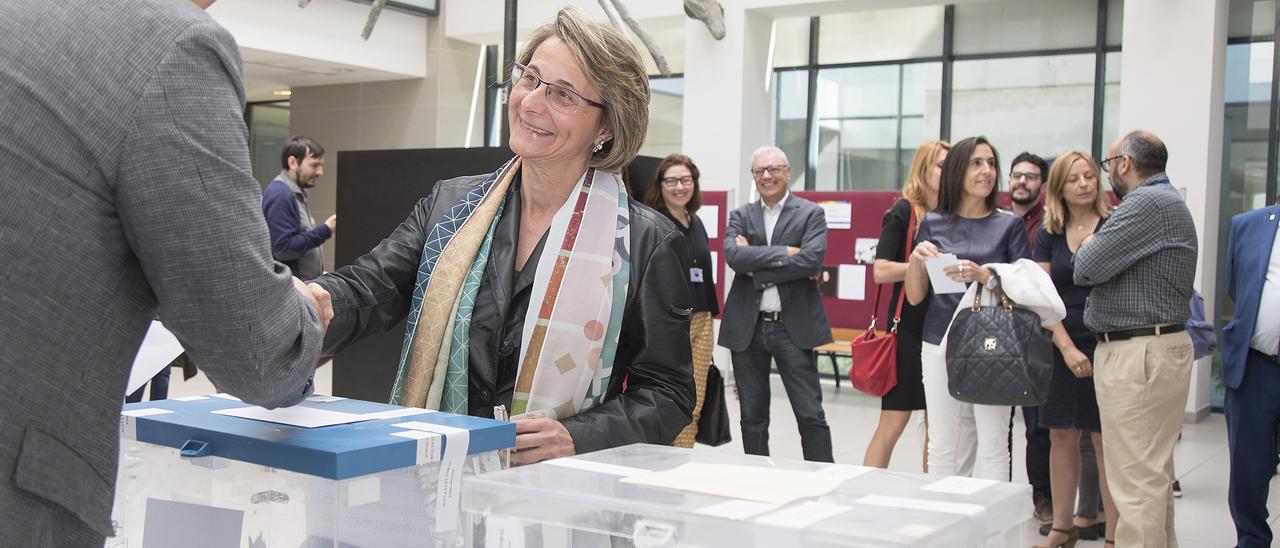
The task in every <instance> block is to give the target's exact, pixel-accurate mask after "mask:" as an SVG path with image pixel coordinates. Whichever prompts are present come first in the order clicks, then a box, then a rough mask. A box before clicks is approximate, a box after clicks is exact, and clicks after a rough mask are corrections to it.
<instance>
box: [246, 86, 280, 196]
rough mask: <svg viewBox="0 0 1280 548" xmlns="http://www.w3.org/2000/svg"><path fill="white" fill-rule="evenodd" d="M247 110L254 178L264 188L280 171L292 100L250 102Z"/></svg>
mask: <svg viewBox="0 0 1280 548" xmlns="http://www.w3.org/2000/svg"><path fill="white" fill-rule="evenodd" d="M248 110H249V116H248V118H249V152H250V154H251V162H252V164H253V178H254V179H257V180H258V183H259V184H261V185H262V186H263V187H264V188H265V187H266V186H267V183H270V182H271V180H272V179H275V178H276V175H279V174H280V151H281V150H284V143H285V141H288V140H289V102H288V101H279V102H272V103H249V106H248Z"/></svg>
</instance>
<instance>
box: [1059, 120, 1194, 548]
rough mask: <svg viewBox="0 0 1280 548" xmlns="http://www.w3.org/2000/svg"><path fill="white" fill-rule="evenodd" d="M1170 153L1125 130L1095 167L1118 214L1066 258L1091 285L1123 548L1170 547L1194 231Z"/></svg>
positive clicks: (1186, 380)
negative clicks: (1173, 180)
mask: <svg viewBox="0 0 1280 548" xmlns="http://www.w3.org/2000/svg"><path fill="white" fill-rule="evenodd" d="M1168 158H1169V151H1168V150H1167V149H1166V148H1165V146H1164V143H1163V142H1161V141H1160V139H1159V138H1158V137H1156V136H1155V135H1153V134H1151V133H1148V132H1145V131H1134V132H1132V133H1130V134H1128V135H1125V136H1124V137H1122V138H1120V139H1119V140H1117V141H1116V142H1115V143H1114V144H1112V145H1111V148H1110V150H1108V151H1107V158H1106V159H1105V160H1103V161H1102V167H1103V168H1105V169H1106V170H1107V175H1108V178H1109V179H1110V180H1111V186H1112V189H1113V190H1114V191H1115V193H1116V195H1117V196H1118V197H1120V199H1121V200H1122V201H1121V202H1120V207H1118V208H1116V210H1115V213H1113V214H1112V216H1111V218H1110V219H1108V220H1107V222H1106V224H1105V225H1103V226H1102V229H1101V230H1099V231H1098V232H1097V233H1096V234H1094V235H1093V236H1092V237H1090V238H1087V239H1085V240H1084V243H1083V244H1082V245H1081V246H1080V250H1079V251H1077V252H1076V256H1075V282H1076V284H1078V285H1082V286H1093V292H1092V293H1091V294H1090V295H1089V300H1088V301H1087V303H1086V304H1085V309H1084V322H1085V325H1087V326H1089V329H1091V330H1093V332H1094V333H1095V334H1097V337H1098V349H1097V352H1096V353H1095V355H1094V359H1095V361H1096V363H1095V364H1094V372H1095V373H1094V383H1095V388H1096V390H1097V394H1098V410H1099V412H1100V413H1099V414H1100V416H1101V419H1102V433H1103V446H1104V447H1105V448H1106V450H1105V453H1104V455H1103V457H1104V460H1105V464H1106V468H1107V485H1108V486H1110V488H1111V495H1112V497H1113V498H1114V499H1115V503H1116V509H1117V510H1118V511H1119V514H1120V519H1119V523H1118V525H1117V527H1116V535H1115V536H1116V538H1115V539H1114V540H1115V541H1116V542H1111V540H1112V539H1108V544H1116V543H1118V545H1119V546H1124V547H1131V546H1132V547H1137V546H1142V547H1162V548H1163V547H1165V546H1177V545H1178V543H1177V539H1176V538H1175V537H1174V531H1173V493H1172V491H1170V489H1169V485H1170V482H1172V481H1173V443H1174V441H1176V440H1177V438H1178V432H1179V430H1180V428H1181V424H1182V410H1183V407H1184V406H1185V405H1186V401H1187V390H1188V388H1189V386H1190V379H1191V361H1192V354H1193V349H1192V346H1191V337H1190V336H1188V335H1187V333H1186V331H1185V329H1186V328H1185V323H1186V321H1187V317H1188V316H1189V315H1190V307H1188V306H1187V302H1188V301H1189V299H1190V298H1191V290H1192V285H1193V283H1194V279H1195V275H1196V256H1197V251H1198V248H1197V244H1196V227H1195V224H1194V223H1193V222H1192V219H1191V212H1190V211H1189V210H1188V209H1187V206H1186V204H1185V203H1183V200H1182V197H1181V196H1180V195H1179V194H1178V191H1177V190H1176V189H1174V188H1173V186H1172V185H1171V184H1170V183H1169V177H1168V175H1166V174H1165V172H1164V170H1165V163H1166V162H1167V161H1168Z"/></svg>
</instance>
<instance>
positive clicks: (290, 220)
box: [262, 135, 338, 281]
mask: <svg viewBox="0 0 1280 548" xmlns="http://www.w3.org/2000/svg"><path fill="white" fill-rule="evenodd" d="M280 167H281V168H282V170H281V171H280V174H279V175H277V176H276V178H275V179H274V180H272V181H271V184H268V185H267V188H266V189H264V190H263V191H262V215H263V216H264V217H266V219H267V228H268V229H269V230H270V231H271V254H272V256H273V257H275V259H276V260H277V261H280V262H282V263H284V264H286V265H288V266H289V270H292V271H293V275H294V276H297V277H299V278H301V279H303V280H306V281H310V280H312V279H314V278H316V277H318V276H320V275H321V274H323V273H324V253H323V252H322V250H321V249H320V246H322V245H324V242H325V240H328V239H329V238H330V237H332V236H333V231H334V230H337V228H338V216H337V215H330V216H329V218H328V219H325V221H324V224H321V225H317V224H316V222H315V219H313V218H311V209H310V208H309V207H307V190H308V189H311V188H315V186H316V181H318V180H319V179H320V177H321V176H322V175H324V147H322V146H320V143H317V142H315V140H314V139H311V138H310V137H303V136H301V135H299V136H295V137H290V138H289V141H288V142H287V143H285V145H284V151H283V152H281V154H280Z"/></svg>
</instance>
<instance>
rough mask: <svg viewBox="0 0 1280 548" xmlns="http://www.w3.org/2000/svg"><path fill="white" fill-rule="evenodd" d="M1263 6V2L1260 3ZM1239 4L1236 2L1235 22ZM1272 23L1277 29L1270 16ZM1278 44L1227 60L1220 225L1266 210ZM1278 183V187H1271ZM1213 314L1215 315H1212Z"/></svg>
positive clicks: (1223, 300)
mask: <svg viewBox="0 0 1280 548" xmlns="http://www.w3.org/2000/svg"><path fill="white" fill-rule="evenodd" d="M1261 3H1262V2H1258V4H1261ZM1237 4H1246V5H1245V7H1246V8H1252V7H1254V6H1256V5H1257V4H1254V5H1253V6H1249V5H1248V4H1249V3H1241V2H1232V3H1231V10H1232V13H1231V16H1232V18H1233V20H1234V17H1235V15H1236V13H1235V11H1236V9H1237ZM1266 17H1268V18H1269V19H1268V20H1269V21H1272V24H1274V19H1273V18H1272V17H1273V16H1272V14H1271V13H1270V12H1268V13H1267V15H1266ZM1274 47H1275V44H1274V43H1273V42H1270V41H1267V42H1253V43H1247V44H1228V45H1227V55H1226V71H1225V72H1226V82H1225V84H1226V85H1225V87H1224V90H1223V92H1224V93H1223V95H1224V99H1225V102H1226V105H1225V109H1224V112H1223V114H1224V117H1223V127H1222V137H1223V140H1224V141H1225V143H1224V146H1223V156H1222V172H1223V173H1222V180H1223V187H1224V188H1223V189H1222V201H1221V204H1220V206H1219V207H1220V210H1219V217H1218V219H1219V223H1220V224H1219V226H1226V223H1229V222H1230V220H1231V217H1234V216H1235V215H1237V214H1240V213H1243V212H1245V211H1249V210H1253V209H1257V208H1259V207H1262V206H1264V205H1266V200H1267V198H1266V195H1267V184H1268V181H1267V138H1268V131H1269V130H1270V129H1271V123H1272V121H1271V87H1272V86H1273V85H1275V82H1272V81H1271V63H1272V60H1273V58H1274V51H1275V50H1274ZM1272 184H1274V182H1272ZM1219 238H1220V240H1219V242H1218V249H1226V245H1227V234H1226V231H1222V230H1220V231H1219ZM1226 264H1227V263H1226V253H1219V254H1218V279H1219V280H1223V279H1226ZM1217 290H1218V291H1217V292H1218V298H1217V299H1216V303H1217V315H1218V319H1219V320H1220V321H1222V322H1226V321H1228V320H1230V319H1231V316H1232V315H1233V314H1235V304H1234V303H1233V302H1232V301H1231V300H1230V299H1228V298H1227V295H1226V284H1222V283H1220V284H1218V288H1217ZM1211 313H1212V312H1211ZM1212 379H1213V381H1212V387H1213V388H1212V394H1211V396H1210V399H1211V402H1212V405H1214V406H1221V405H1222V402H1223V395H1224V388H1223V380H1222V365H1221V362H1220V360H1218V359H1215V360H1214V364H1213V372H1212Z"/></svg>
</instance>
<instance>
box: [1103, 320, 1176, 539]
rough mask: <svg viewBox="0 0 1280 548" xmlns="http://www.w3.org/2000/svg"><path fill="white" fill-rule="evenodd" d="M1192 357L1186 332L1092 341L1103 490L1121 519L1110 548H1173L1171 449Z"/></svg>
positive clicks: (1174, 439)
mask: <svg viewBox="0 0 1280 548" xmlns="http://www.w3.org/2000/svg"><path fill="white" fill-rule="evenodd" d="M1192 357H1193V350H1192V347H1191V337H1190V336H1188V335H1187V333H1186V332H1185V331H1182V332H1178V333H1170V334H1168V335H1157V336H1149V337H1135V338H1132V339H1129V340H1124V341H1115V342H1099V343H1098V350H1097V352H1096V353H1095V355H1094V358H1095V361H1096V363H1095V364H1094V386H1095V388H1096V390H1097V393H1098V411H1099V414H1100V416H1101V418H1102V443H1103V447H1104V448H1105V450H1106V451H1105V453H1104V455H1103V456H1104V460H1105V465H1106V467H1107V485H1108V486H1109V487H1110V488H1111V496H1112V498H1114V499H1115V503H1116V509H1117V511H1118V512H1119V514H1120V519H1119V521H1118V524H1117V527H1116V538H1115V541H1116V547H1117V548H1130V547H1143V548H1157V547H1159V548H1165V547H1170V548H1176V547H1177V546H1178V540H1177V538H1176V536H1175V534H1174V530H1173V491H1172V490H1171V489H1170V484H1171V483H1172V482H1173V443H1174V442H1175V441H1177V440H1178V432H1180V431H1181V428H1182V413H1183V409H1184V408H1185V407H1186V403H1187V391H1188V389H1189V387H1190V381H1191V362H1192Z"/></svg>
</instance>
